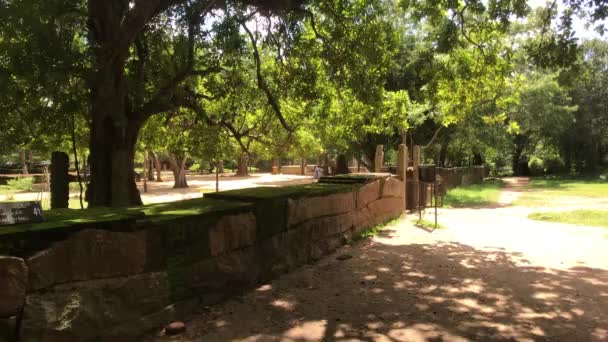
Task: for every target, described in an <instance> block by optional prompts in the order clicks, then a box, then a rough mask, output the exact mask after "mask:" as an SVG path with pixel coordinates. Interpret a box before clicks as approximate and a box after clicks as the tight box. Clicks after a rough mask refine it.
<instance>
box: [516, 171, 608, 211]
mask: <svg viewBox="0 0 608 342" xmlns="http://www.w3.org/2000/svg"><path fill="white" fill-rule="evenodd" d="M529 190H530V191H529V192H524V193H522V195H521V196H520V197H519V198H518V199H517V200H516V201H515V204H516V205H520V206H526V207H540V206H552V205H563V202H565V201H568V199H569V198H573V199H572V200H576V198H577V197H584V198H591V199H598V200H604V199H605V200H608V182H605V181H601V180H575V179H558V178H550V179H546V178H540V179H533V180H532V181H531V182H530V186H529Z"/></svg>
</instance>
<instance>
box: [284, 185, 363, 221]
mask: <svg viewBox="0 0 608 342" xmlns="http://www.w3.org/2000/svg"><path fill="white" fill-rule="evenodd" d="M354 196H355V195H354V193H353V192H345V193H338V194H332V195H329V196H323V197H308V198H300V199H291V198H290V199H288V200H287V227H288V228H292V227H295V226H297V225H298V224H300V223H302V222H304V221H308V220H311V219H315V218H319V217H323V216H333V215H339V214H344V213H348V212H350V211H352V210H354V209H355V198H354Z"/></svg>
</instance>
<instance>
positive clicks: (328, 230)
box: [297, 211, 355, 241]
mask: <svg viewBox="0 0 608 342" xmlns="http://www.w3.org/2000/svg"><path fill="white" fill-rule="evenodd" d="M354 216H355V212H354V211H351V212H348V213H346V214H341V215H336V216H327V217H321V218H318V219H312V220H310V221H307V222H305V223H303V224H302V225H301V226H299V227H298V228H297V229H302V228H304V229H306V228H308V229H310V230H311V234H312V235H311V238H312V241H317V240H319V239H323V238H326V237H329V236H333V235H336V234H340V233H343V232H345V231H346V230H348V229H350V228H351V227H352V226H353V220H354Z"/></svg>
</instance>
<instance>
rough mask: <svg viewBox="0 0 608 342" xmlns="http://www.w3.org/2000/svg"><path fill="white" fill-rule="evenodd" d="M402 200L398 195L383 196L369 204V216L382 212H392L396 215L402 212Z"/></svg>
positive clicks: (381, 213)
mask: <svg viewBox="0 0 608 342" xmlns="http://www.w3.org/2000/svg"><path fill="white" fill-rule="evenodd" d="M402 206H403V201H402V199H401V198H399V197H383V198H381V199H379V200H377V201H374V202H372V203H370V204H369V206H368V207H369V210H370V213H371V216H373V217H377V216H382V215H384V214H394V215H396V216H398V215H400V214H401V213H402V212H403V207H402Z"/></svg>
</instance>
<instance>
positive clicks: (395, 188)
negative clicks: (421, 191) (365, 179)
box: [382, 177, 405, 198]
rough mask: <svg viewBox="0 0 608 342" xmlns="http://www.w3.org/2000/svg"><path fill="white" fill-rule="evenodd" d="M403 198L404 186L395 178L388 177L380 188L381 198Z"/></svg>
mask: <svg viewBox="0 0 608 342" xmlns="http://www.w3.org/2000/svg"><path fill="white" fill-rule="evenodd" d="M404 196H405V186H404V185H403V182H402V181H400V180H398V179H397V178H394V177H390V178H388V179H386V180H385V181H384V186H383V187H382V197H383V198H384V197H401V198H403V197H404Z"/></svg>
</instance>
